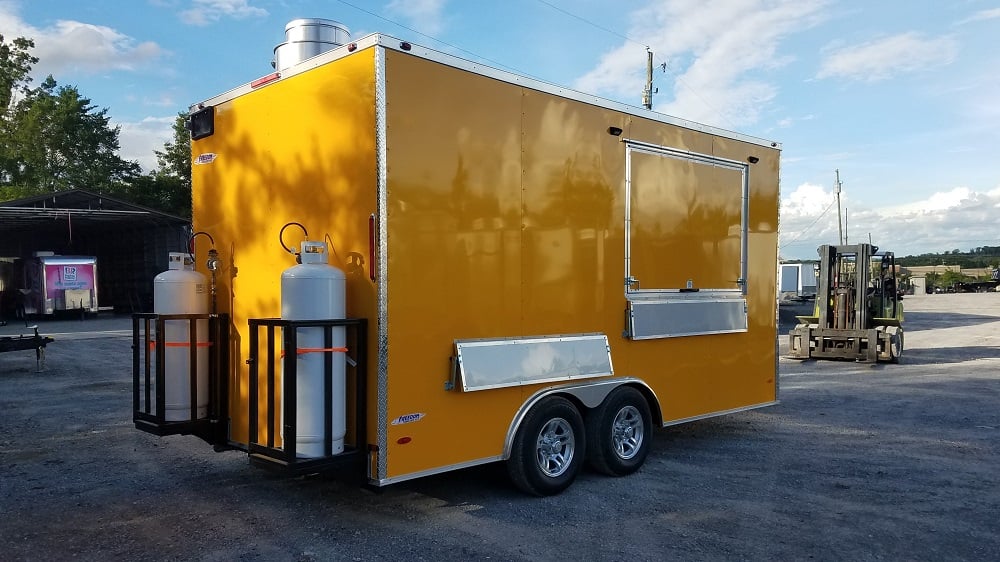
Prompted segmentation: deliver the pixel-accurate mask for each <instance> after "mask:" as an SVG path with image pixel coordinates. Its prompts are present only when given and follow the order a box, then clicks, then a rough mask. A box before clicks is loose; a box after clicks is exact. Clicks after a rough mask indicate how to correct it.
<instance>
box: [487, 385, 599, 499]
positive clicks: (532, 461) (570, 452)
mask: <svg viewBox="0 0 1000 562" xmlns="http://www.w3.org/2000/svg"><path fill="white" fill-rule="evenodd" d="M586 446H587V442H586V437H585V435H584V425H583V417H582V416H581V415H580V412H579V411H578V410H577V409H576V406H574V405H573V403H572V402H570V401H569V400H567V399H565V398H562V397H559V396H553V397H550V398H545V399H543V400H542V401H541V402H539V403H538V404H535V405H534V406H533V407H532V408H531V409H530V410H528V414H527V415H526V416H525V417H524V420H523V421H522V422H521V427H519V428H518V430H517V435H516V436H515V437H514V443H513V446H512V447H511V451H510V458H509V459H507V473H508V474H509V475H510V479H511V481H512V482H513V483H514V485H515V486H517V488H518V489H520V490H521V491H523V492H525V493H528V494H532V495H535V496H551V495H553V494H558V493H559V492H562V491H563V490H565V489H566V488H568V487H569V485H570V484H572V483H573V480H575V479H576V476H577V474H579V473H580V468H581V467H582V466H583V459H584V456H585V454H586Z"/></svg>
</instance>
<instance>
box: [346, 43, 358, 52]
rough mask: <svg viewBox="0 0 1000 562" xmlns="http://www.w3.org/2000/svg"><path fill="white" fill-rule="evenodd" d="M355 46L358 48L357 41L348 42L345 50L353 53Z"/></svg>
mask: <svg viewBox="0 0 1000 562" xmlns="http://www.w3.org/2000/svg"><path fill="white" fill-rule="evenodd" d="M357 48H358V44H357V43H348V44H347V52H348V53H353V52H354V50H355V49H357Z"/></svg>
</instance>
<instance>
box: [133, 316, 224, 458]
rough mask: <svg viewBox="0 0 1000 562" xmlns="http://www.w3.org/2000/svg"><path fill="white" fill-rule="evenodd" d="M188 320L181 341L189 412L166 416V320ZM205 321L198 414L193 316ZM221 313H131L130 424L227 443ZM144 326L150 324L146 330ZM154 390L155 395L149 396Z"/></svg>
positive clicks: (221, 445) (221, 444)
mask: <svg viewBox="0 0 1000 562" xmlns="http://www.w3.org/2000/svg"><path fill="white" fill-rule="evenodd" d="M176 320H183V321H187V322H188V323H189V327H188V333H189V335H190V340H189V342H188V345H187V349H188V353H187V355H188V361H189V365H190V366H189V369H188V375H189V378H190V380H189V381H188V384H189V386H190V389H191V412H190V414H191V417H190V419H188V420H183V421H167V420H166V344H167V342H166V341H164V339H165V338H164V337H163V336H162V334H166V325H165V323H166V322H167V321H176ZM199 320H208V412H207V415H206V416H205V417H204V418H200V419H199V418H198V374H199V373H198V353H197V350H198V321H199ZM229 322H230V320H229V315H227V314H155V313H137V314H133V315H132V421H133V422H134V423H135V427H136V429H141V430H142V431H146V432H148V433H152V434H154V435H160V436H163V435H195V436H197V437H200V438H201V439H204V440H205V441H207V442H208V443H210V444H212V445H214V446H215V448H216V450H223V449H228V448H230V445H229V407H228V403H229V402H228V396H229V390H228V379H227V377H226V373H228V372H229V367H228V362H229V360H228V353H227V349H228V347H227V346H228V342H229ZM150 328H154V329H153V330H151V329H150ZM154 393H155V395H154Z"/></svg>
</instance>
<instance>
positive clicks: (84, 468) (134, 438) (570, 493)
mask: <svg viewBox="0 0 1000 562" xmlns="http://www.w3.org/2000/svg"><path fill="white" fill-rule="evenodd" d="M904 303H905V304H906V307H907V310H908V312H907V318H906V349H905V351H904V355H903V362H902V364H900V365H878V366H871V365H863V364H856V363H849V362H833V361H826V362H817V361H806V362H797V361H793V360H787V359H782V360H781V362H780V371H781V373H780V374H781V378H780V380H781V400H782V402H781V404H780V405H778V406H775V407H772V408H767V409H763V410H758V411H754V412H746V413H740V414H734V415H730V416H726V417H722V418H716V419H712V420H706V421H701V422H695V423H691V424H687V425H683V426H679V427H672V428H665V429H661V430H658V431H656V432H655V436H654V443H653V448H652V451H651V453H650V455H649V459H648V460H647V462H646V464H645V466H644V467H643V469H642V470H640V471H639V472H638V473H636V474H634V475H632V476H629V477H626V478H608V477H604V476H600V475H597V474H594V473H589V472H585V473H584V474H582V475H581V477H580V478H579V479H578V480H577V482H576V483H575V484H574V485H573V486H572V487H571V488H570V489H569V490H567V491H566V492H565V493H563V494H561V495H559V496H556V497H549V498H530V497H527V496H524V495H521V494H520V493H518V492H517V491H515V490H514V489H513V487H512V486H511V485H510V484H509V483H508V482H507V480H506V474H505V471H504V470H503V467H502V466H499V465H493V466H486V467H479V468H474V469H469V470H464V471H459V472H454V473H450V474H444V475H439V476H434V477H429V478H424V479H420V480H416V481H411V482H406V483H403V484H399V485H396V486H392V487H389V488H387V489H385V490H383V491H381V492H373V491H371V490H368V489H366V488H360V487H357V486H354V485H351V484H347V483H343V482H339V481H336V480H333V479H329V478H324V477H311V478H293V479H286V478H279V477H276V476H272V475H270V474H269V473H267V472H264V471H261V470H258V469H255V468H252V467H250V466H249V464H248V463H247V461H246V455H245V454H244V453H241V452H238V451H228V452H224V453H214V452H213V451H212V448H211V447H210V446H208V445H206V444H205V443H204V442H202V441H200V440H198V439H197V438H194V437H182V436H172V437H166V438H158V437H155V436H153V435H149V434H146V433H143V432H140V431H138V430H135V429H134V428H133V426H132V421H131V373H130V358H131V350H130V340H129V338H128V336H127V334H128V333H129V332H128V328H129V323H128V320H127V319H121V318H100V319H96V320H95V319H91V320H86V321H83V322H80V321H75V322H74V321H67V322H46V323H42V324H40V331H41V332H42V333H43V334H49V335H55V337H56V341H55V343H53V344H50V345H49V348H48V353H47V358H46V365H45V368H44V370H42V371H41V372H37V371H36V368H35V367H36V365H35V357H34V354H33V353H32V352H30V351H26V352H24V351H22V352H11V353H3V354H0V544H2V545H3V554H2V555H0V559H3V560H46V561H47V560H63V559H75V560H140V559H149V560H226V561H228V560H401V559H407V560H435V561H436V560H486V559H492V560H565V559H580V560H669V559H676V560H719V559H724V560H734V559H748V560H765V559H767V560H772V559H779V560H804V559H813V560H837V561H840V560H852V561H861V560H996V559H997V558H998V556H1000V555H998V553H1000V523H998V521H1000V476H998V474H1000V472H998V469H997V467H998V466H1000V294H993V293H990V294H971V295H927V296H917V297H908V298H907V299H906V300H905V301H904ZM794 312H795V310H794V309H793V308H784V307H783V309H782V311H781V318H782V320H783V322H782V334H784V333H785V332H786V331H787V329H788V328H790V327H791V326H790V323H789V322H794V319H793V316H794ZM799 313H801V312H799ZM786 319H787V321H786ZM23 331H24V329H23V325H22V326H17V325H8V326H6V327H4V328H2V329H0V335H3V334H10V333H19V332H23ZM785 339H786V338H785V337H784V335H782V337H780V338H779V343H780V346H781V347H782V349H784V348H786V346H787V344H786V343H785Z"/></svg>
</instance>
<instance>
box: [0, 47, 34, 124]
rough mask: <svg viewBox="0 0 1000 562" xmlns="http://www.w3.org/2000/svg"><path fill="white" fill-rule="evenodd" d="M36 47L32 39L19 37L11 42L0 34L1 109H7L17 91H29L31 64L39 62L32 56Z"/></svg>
mask: <svg viewBox="0 0 1000 562" xmlns="http://www.w3.org/2000/svg"><path fill="white" fill-rule="evenodd" d="M34 47H35V43H34V42H33V41H32V40H31V39H25V38H24V37H18V38H17V39H14V41H12V42H11V43H9V44H8V43H6V42H5V41H4V38H3V35H2V34H0V111H6V110H7V108H9V107H10V102H11V100H12V99H13V97H14V94H15V93H16V92H21V93H27V92H28V83H29V82H31V77H30V76H29V75H28V74H29V73H30V72H31V66H32V65H33V64H35V63H37V62H38V58H37V57H33V56H31V53H29V50H30V49H33V48H34Z"/></svg>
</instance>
